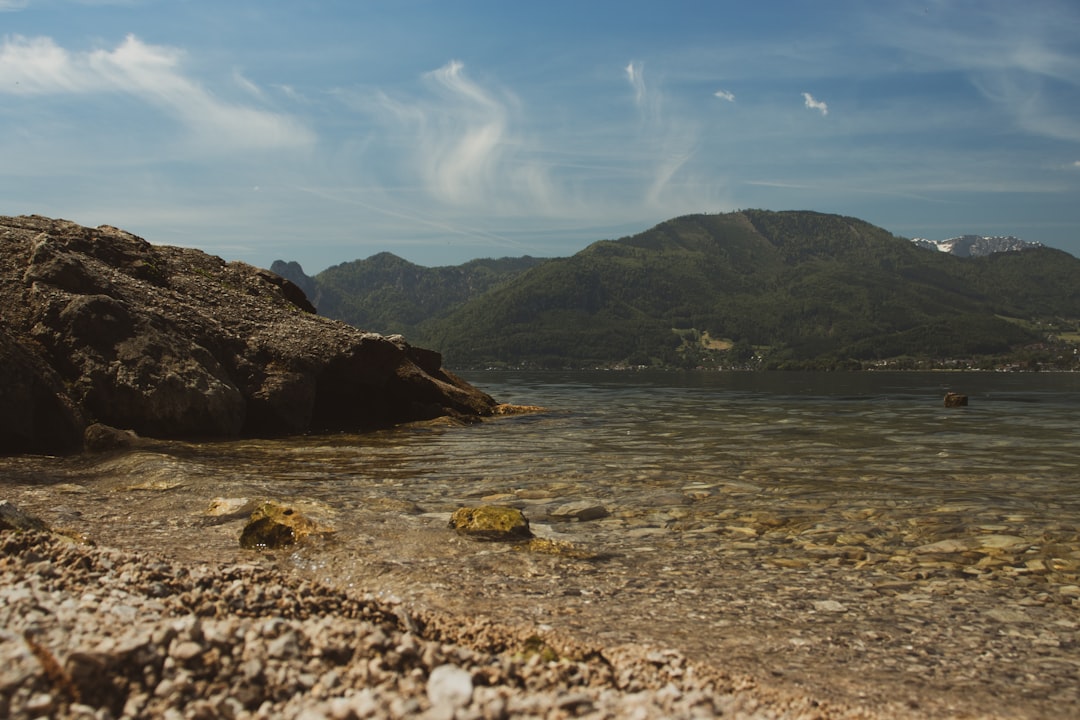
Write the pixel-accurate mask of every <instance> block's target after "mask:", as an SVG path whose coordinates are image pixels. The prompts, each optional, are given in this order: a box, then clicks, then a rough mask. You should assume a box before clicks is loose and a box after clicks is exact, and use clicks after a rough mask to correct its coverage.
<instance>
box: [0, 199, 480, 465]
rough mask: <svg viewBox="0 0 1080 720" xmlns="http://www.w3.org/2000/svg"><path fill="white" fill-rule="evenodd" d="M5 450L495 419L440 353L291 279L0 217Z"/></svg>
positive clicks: (38, 220)
mask: <svg viewBox="0 0 1080 720" xmlns="http://www.w3.org/2000/svg"><path fill="white" fill-rule="evenodd" d="M0 257H3V259H4V262H3V263H0V401H2V402H0V452H59V451H70V450H77V449H78V448H79V447H81V445H82V442H83V438H82V435H83V429H84V427H86V426H87V425H89V424H92V423H95V422H96V423H103V424H105V425H109V426H112V427H115V428H121V429H125V430H133V431H134V432H136V433H138V434H139V435H141V436H146V437H229V436H236V435H258V436H273V435H281V434H289V433H300V432H305V431H308V430H345V431H356V430H364V429H370V428H376V427H385V426H388V425H392V424H395V423H400V422H409V421H415V420H427V419H431V418H435V417H440V416H447V415H451V416H459V417H472V418H476V417H479V416H485V415H491V414H492V412H493V408H494V406H495V402H494V400H492V398H490V397H489V396H487V395H486V394H484V393H482V392H480V391H478V390H476V389H475V388H473V387H472V386H470V385H469V384H468V383H466V382H464V381H463V380H461V379H459V378H457V377H456V376H454V375H452V374H451V373H449V372H447V371H445V370H443V369H442V367H441V365H442V358H441V356H440V355H439V353H436V352H432V351H429V350H423V349H420V348H414V347H412V346H410V345H409V344H408V343H407V342H406V341H405V340H404V338H401V337H400V336H393V337H383V336H382V335H378V334H376V333H369V332H364V331H362V330H358V329H356V328H353V327H350V326H348V325H346V324H344V323H341V322H337V321H333V320H329V319H327V318H322V317H319V316H317V315H315V314H314V308H313V307H312V306H311V304H310V303H309V302H308V301H307V298H306V297H305V296H304V294H303V292H302V291H301V290H300V289H299V288H298V287H297V286H295V285H293V284H292V283H291V282H289V281H288V280H285V279H284V278H281V277H279V276H278V275H275V274H274V273H271V272H268V271H266V270H261V269H259V268H255V267H253V266H251V265H247V264H245V263H241V262H225V261H224V260H222V259H221V258H218V257H214V256H212V255H208V254H206V253H203V252H201V251H199V250H194V249H189V248H179V247H169V246H163V245H151V244H150V243H148V242H147V241H145V240H143V239H142V238H139V237H136V236H135V235H132V234H130V233H127V232H124V231H122V230H118V229H117V228H113V227H109V226H102V227H99V228H96V229H91V228H86V227H82V226H80V225H77V224H75V223H72V222H68V221H64V220H51V219H49V218H43V217H39V216H28V217H0Z"/></svg>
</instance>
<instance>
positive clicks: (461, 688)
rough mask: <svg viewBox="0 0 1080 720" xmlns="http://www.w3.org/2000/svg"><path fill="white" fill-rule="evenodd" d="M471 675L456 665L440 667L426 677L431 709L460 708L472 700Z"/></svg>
mask: <svg viewBox="0 0 1080 720" xmlns="http://www.w3.org/2000/svg"><path fill="white" fill-rule="evenodd" d="M472 692H473V684H472V674H471V673H469V672H468V671H466V670H462V669H461V668H459V667H458V666H457V665H440V666H439V667H437V668H435V669H434V670H432V671H431V676H430V677H428V683H427V696H428V700H430V701H431V706H432V708H439V709H442V708H462V707H465V706H466V705H468V704H469V702H470V701H471V700H472Z"/></svg>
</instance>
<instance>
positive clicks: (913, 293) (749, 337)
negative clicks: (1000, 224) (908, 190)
mask: <svg viewBox="0 0 1080 720" xmlns="http://www.w3.org/2000/svg"><path fill="white" fill-rule="evenodd" d="M315 282H316V285H317V286H318V290H319V292H320V293H321V294H322V297H323V298H328V297H329V298H331V300H332V301H331V302H330V303H328V304H322V305H320V312H323V313H324V314H327V315H330V316H332V317H339V318H342V319H345V320H347V321H349V322H353V323H354V324H358V325H360V326H362V327H368V328H370V329H376V330H380V331H384V332H404V333H406V334H407V335H408V336H409V337H410V339H411V340H412V341H414V342H416V343H418V344H422V345H427V346H428V347H432V348H434V349H437V350H440V351H441V352H443V354H444V356H445V359H446V362H447V363H448V364H449V365H451V366H453V367H459V368H460V367H478V366H503V365H533V366H545V367H566V366H571V367H592V366H620V365H622V366H627V365H652V366H658V365H659V366H673V367H696V366H701V365H706V366H724V367H733V366H734V367H774V368H794V367H816V368H855V367H867V366H875V365H887V366H891V367H911V366H924V365H926V364H927V363H935V362H936V363H950V362H951V363H962V362H972V361H975V362H980V363H985V362H996V363H1004V362H1026V363H1028V364H1029V365H1030V364H1033V363H1042V364H1043V365H1056V364H1060V363H1065V364H1068V363H1069V362H1073V363H1075V359H1074V358H1072V357H1071V348H1070V347H1068V344H1069V341H1070V339H1075V333H1076V329H1077V328H1076V323H1077V319H1078V318H1080V260H1077V259H1076V258H1074V257H1072V256H1071V255H1068V254H1067V253H1063V252H1060V251H1057V250H1052V249H1049V248H1036V249H1031V250H1025V251H1022V252H1011V253H998V254H994V255H990V256H987V257H981V258H960V257H956V256H953V255H949V254H946V253H940V252H936V251H929V250H925V249H922V248H919V247H916V246H915V245H913V244H912V243H911V242H909V241H908V240H905V239H903V238H899V237H896V236H894V235H892V234H891V233H889V232H887V231H886V230H883V229H881V228H878V227H875V226H873V225H870V224H868V223H866V222H864V221H861V220H858V219H855V218H849V217H842V216H838V215H827V214H822V213H815V212H769V211H763V210H748V211H743V212H738V213H728V214H721V215H692V216H686V217H680V218H676V219H673V220H669V221H667V222H664V223H661V224H660V225H657V226H656V227H654V228H652V229H651V230H648V231H646V232H644V233H641V234H639V235H635V236H633V237H627V238H622V239H620V240H614V241H612V240H605V241H600V242H596V243H594V244H592V245H590V246H589V247H587V248H586V249H584V250H582V251H581V252H579V253H577V254H576V255H574V256H572V257H568V258H559V259H553V260H548V261H541V260H536V259H533V258H523V259H521V260H520V261H511V260H508V259H507V260H500V261H473V262H472V263H468V264H466V265H463V266H460V267H458V268H433V269H425V268H419V267H418V266H415V265H411V264H409V263H406V262H405V261H403V260H401V259H399V258H395V257H394V256H391V255H380V256H375V257H373V258H369V259H368V260H365V261H360V262H359V263H346V264H344V265H339V266H337V267H336V268H331V269H329V270H327V271H325V272H324V273H320V274H319V275H318V276H317V277H316V278H315ZM335 297H337V298H338V299H336V300H335V299H333V298H335ZM379 322H381V323H383V326H382V327H380V326H378V325H377V324H376V323H379ZM1070 333H1071V334H1070Z"/></svg>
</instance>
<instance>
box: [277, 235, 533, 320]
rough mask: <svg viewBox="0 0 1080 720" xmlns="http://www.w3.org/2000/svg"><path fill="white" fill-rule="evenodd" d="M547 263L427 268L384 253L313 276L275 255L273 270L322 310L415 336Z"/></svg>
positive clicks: (516, 260) (473, 262) (514, 261)
mask: <svg viewBox="0 0 1080 720" xmlns="http://www.w3.org/2000/svg"><path fill="white" fill-rule="evenodd" d="M543 262H545V261H544V260H543V259H541V258H534V257H528V256H525V257H520V258H499V259H480V260H471V261H469V262H467V263H465V264H464V265H456V266H445V267H435V268H428V267H423V266H420V265H415V264H413V263H411V262H409V261H407V260H404V259H402V258H400V257H398V256H397V255H394V254H392V253H388V252H383V253H378V254H377V255H372V256H371V257H369V258H367V259H365V260H354V261H351V262H346V263H341V264H340V265H335V266H333V267H331V268H327V269H326V270H324V271H322V272H321V273H319V274H317V275H315V276H314V277H311V276H308V275H306V274H305V273H304V271H303V269H302V268H301V267H300V265H299V264H298V263H296V262H284V261H282V260H276V261H274V264H273V265H272V266H271V267H270V269H271V270H272V271H273V272H275V273H277V274H279V275H281V276H282V277H284V278H286V279H288V280H291V281H293V282H294V283H296V284H297V285H299V286H300V287H301V288H302V289H303V290H304V292H305V293H307V295H308V298H309V299H310V300H311V301H312V303H313V304H314V305H315V307H316V308H317V309H318V311H319V313H320V314H322V315H326V316H327V317H331V318H334V319H337V320H344V321H345V322H347V323H349V324H350V325H354V326H356V327H360V328H363V329H365V330H372V331H375V332H382V333H401V334H404V335H406V336H408V337H409V338H410V339H412V338H413V337H415V335H416V329H417V326H418V325H419V324H420V323H421V322H424V321H431V320H432V319H435V318H439V317H442V316H444V315H446V314H447V313H449V312H451V311H453V310H454V309H456V308H457V307H459V306H460V305H462V304H463V303H465V302H467V301H469V300H472V299H473V298H475V297H478V296H480V295H483V294H484V293H486V292H488V291H489V290H491V289H492V288H494V287H496V286H498V285H499V284H500V283H503V282H506V281H508V280H510V279H512V278H514V277H516V276H517V275H519V274H520V273H522V272H524V271H526V270H528V269H529V268H532V267H535V266H536V265H539V264H541V263H543Z"/></svg>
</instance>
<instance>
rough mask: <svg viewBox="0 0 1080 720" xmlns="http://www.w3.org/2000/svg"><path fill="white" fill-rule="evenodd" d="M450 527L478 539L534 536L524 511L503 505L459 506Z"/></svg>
mask: <svg viewBox="0 0 1080 720" xmlns="http://www.w3.org/2000/svg"><path fill="white" fill-rule="evenodd" d="M450 527H451V528H453V529H454V530H457V531H458V533H460V534H462V535H465V536H466V537H471V538H475V539H477V540H503V541H506V540H511V541H512V540H528V539H530V538H531V537H532V536H533V534H532V530H530V529H529V521H528V519H527V518H526V517H525V515H524V513H522V512H521V511H520V510H518V509H517V508H511V507H503V506H501V505H481V506H479V507H463V508H458V509H457V510H455V511H454V514H453V515H451V516H450Z"/></svg>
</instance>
